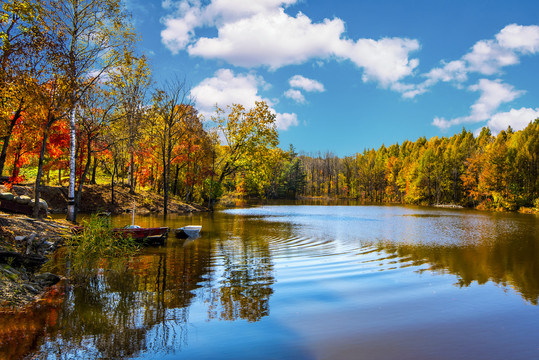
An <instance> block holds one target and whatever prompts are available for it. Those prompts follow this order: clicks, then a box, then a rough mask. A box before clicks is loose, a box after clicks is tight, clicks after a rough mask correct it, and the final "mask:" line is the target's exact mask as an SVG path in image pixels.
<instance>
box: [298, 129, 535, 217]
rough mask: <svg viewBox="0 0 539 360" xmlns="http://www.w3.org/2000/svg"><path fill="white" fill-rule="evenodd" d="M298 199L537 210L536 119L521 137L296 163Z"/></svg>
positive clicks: (486, 135)
mask: <svg viewBox="0 0 539 360" xmlns="http://www.w3.org/2000/svg"><path fill="white" fill-rule="evenodd" d="M299 158H300V159H301V167H302V169H303V172H304V174H305V185H304V186H303V187H302V189H301V192H300V194H301V195H304V196H323V197H338V198H353V199H360V200H363V201H370V202H398V203H410V204H459V205H463V206H473V207H478V206H479V207H485V208H503V209H507V210H515V209H517V208H519V207H521V206H535V207H539V179H538V177H539V119H536V120H535V121H533V122H531V123H530V124H529V125H528V126H527V127H526V128H525V129H523V130H521V131H516V132H515V131H513V130H512V129H511V128H508V129H507V130H506V131H502V132H500V133H499V134H498V135H497V136H492V134H491V132H490V130H489V129H488V128H483V130H482V131H481V133H480V134H479V135H478V136H477V137H474V135H473V134H472V133H471V132H469V131H466V130H462V132H461V133H460V134H456V135H453V136H452V137H442V138H438V137H434V138H431V139H430V140H427V139H426V138H425V137H421V138H419V139H417V141H415V142H411V141H404V142H403V143H402V144H400V145H399V144H394V145H391V146H389V147H386V146H381V147H380V148H379V149H377V150H375V149H366V150H364V151H363V152H362V153H357V154H355V155H353V156H347V157H344V158H339V157H337V156H335V155H333V154H331V153H326V154H324V155H322V154H317V155H312V154H310V155H301V156H300V157H299Z"/></svg>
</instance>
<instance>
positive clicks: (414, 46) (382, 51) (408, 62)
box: [336, 38, 419, 86]
mask: <svg viewBox="0 0 539 360" xmlns="http://www.w3.org/2000/svg"><path fill="white" fill-rule="evenodd" d="M340 45H341V46H339V47H338V48H337V49H336V55H338V56H342V57H344V58H348V59H350V60H351V61H352V62H354V63H355V64H356V65H357V66H359V67H361V68H363V81H365V82H367V81H372V80H374V81H378V82H380V84H381V85H382V86H389V85H390V84H391V83H394V82H397V81H398V80H400V79H402V78H404V77H406V76H408V75H411V74H412V72H413V71H414V69H415V68H416V67H417V65H418V64H419V60H417V59H409V58H408V55H409V53H410V52H412V51H416V50H418V49H419V42H418V41H417V40H412V39H401V38H383V39H380V40H378V41H377V40H372V39H359V40H358V41H356V42H353V41H350V40H348V41H342V42H341V44H340Z"/></svg>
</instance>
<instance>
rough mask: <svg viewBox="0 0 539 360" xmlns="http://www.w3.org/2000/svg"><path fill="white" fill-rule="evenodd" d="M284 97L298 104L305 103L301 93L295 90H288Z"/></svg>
mask: <svg viewBox="0 0 539 360" xmlns="http://www.w3.org/2000/svg"><path fill="white" fill-rule="evenodd" d="M284 96H285V97H287V98H289V99H292V100H294V101H295V102H297V103H298V104H304V103H305V102H306V100H305V96H303V94H302V93H301V91H299V90H296V89H289V90H287V91H286V92H285V93H284Z"/></svg>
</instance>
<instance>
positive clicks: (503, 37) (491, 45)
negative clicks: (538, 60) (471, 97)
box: [417, 24, 539, 89]
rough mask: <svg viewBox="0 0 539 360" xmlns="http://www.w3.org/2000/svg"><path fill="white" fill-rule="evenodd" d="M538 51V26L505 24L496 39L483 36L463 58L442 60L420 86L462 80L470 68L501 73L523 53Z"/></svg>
mask: <svg viewBox="0 0 539 360" xmlns="http://www.w3.org/2000/svg"><path fill="white" fill-rule="evenodd" d="M537 52H539V26H536V25H531V26H522V25H517V24H511V25H507V26H505V27H504V28H503V29H502V30H500V32H499V33H498V34H496V35H495V36H494V39H489V40H480V41H478V42H477V43H475V44H474V45H473V47H472V48H471V50H470V51H469V52H468V53H466V54H465V55H464V56H463V57H462V58H461V59H459V60H454V61H451V62H444V61H442V65H443V66H442V67H438V68H434V69H432V70H431V71H429V72H428V73H427V74H425V75H423V76H425V77H427V80H426V81H425V82H424V83H423V84H420V85H417V86H418V87H423V88H425V89H426V88H428V87H431V86H432V85H434V84H436V83H438V82H439V81H443V82H452V81H455V82H457V83H463V82H465V81H466V80H467V79H468V74H469V73H470V72H478V73H480V74H483V75H493V74H498V73H500V72H501V71H502V69H503V68H504V67H506V66H510V65H516V64H518V63H519V62H520V56H522V55H532V54H536V53H537Z"/></svg>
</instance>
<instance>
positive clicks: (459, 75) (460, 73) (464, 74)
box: [424, 60, 468, 83]
mask: <svg viewBox="0 0 539 360" xmlns="http://www.w3.org/2000/svg"><path fill="white" fill-rule="evenodd" d="M442 64H443V65H444V66H443V67H441V68H434V69H432V70H431V71H429V72H428V73H427V74H425V75H424V76H425V77H427V79H428V80H427V81H428V82H429V83H436V82H438V81H443V82H450V81H458V82H464V81H466V80H467V79H468V69H467V68H466V62H465V61H463V60H455V61H450V62H448V63H446V62H442Z"/></svg>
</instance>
